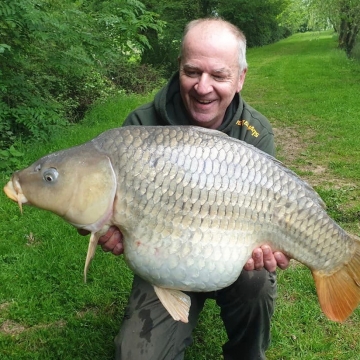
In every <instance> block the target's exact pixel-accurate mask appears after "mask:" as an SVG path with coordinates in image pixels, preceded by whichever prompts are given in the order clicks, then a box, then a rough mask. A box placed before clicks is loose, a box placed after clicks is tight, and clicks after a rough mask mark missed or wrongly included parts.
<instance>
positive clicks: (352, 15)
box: [308, 0, 360, 56]
mask: <svg viewBox="0 0 360 360" xmlns="http://www.w3.org/2000/svg"><path fill="white" fill-rule="evenodd" d="M308 6H309V9H310V11H311V12H313V13H314V14H315V16H314V18H315V19H319V20H320V21H322V22H323V23H330V24H331V25H332V26H333V28H334V30H335V31H336V32H337V33H338V44H339V47H340V48H341V49H343V50H345V52H346V54H347V55H348V56H351V52H352V50H353V48H354V46H355V43H356V37H357V35H358V33H359V30H360V28H359V26H360V0H328V1H326V2H325V1H322V0H308Z"/></svg>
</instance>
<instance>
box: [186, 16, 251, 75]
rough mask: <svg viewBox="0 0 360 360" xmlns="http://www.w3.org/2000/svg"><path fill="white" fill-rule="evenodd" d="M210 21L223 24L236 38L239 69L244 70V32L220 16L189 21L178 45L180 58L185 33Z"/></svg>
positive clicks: (245, 66)
mask: <svg viewBox="0 0 360 360" xmlns="http://www.w3.org/2000/svg"><path fill="white" fill-rule="evenodd" d="M211 22H217V23H220V24H221V25H223V26H224V28H226V29H228V30H229V31H230V32H231V33H232V34H233V35H234V36H235V38H236V39H237V41H238V45H239V66H240V71H243V70H246V69H247V68H248V64H247V62H246V37H245V35H244V33H243V32H242V31H241V30H240V29H239V28H238V27H237V26H235V25H233V24H231V23H230V22H228V21H226V20H224V19H222V18H220V17H208V18H201V19H196V20H192V21H190V22H189V23H188V24H187V25H186V26H185V28H184V32H183V36H182V40H181V46H180V55H179V56H180V58H181V56H182V53H183V44H184V39H185V36H186V35H187V33H188V32H189V31H190V30H191V29H193V28H194V27H196V26H197V25H199V24H203V23H211Z"/></svg>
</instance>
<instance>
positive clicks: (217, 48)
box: [181, 24, 239, 69]
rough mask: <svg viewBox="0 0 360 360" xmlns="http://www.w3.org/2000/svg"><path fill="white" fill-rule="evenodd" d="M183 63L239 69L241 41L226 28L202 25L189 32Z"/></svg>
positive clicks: (184, 45) (185, 39)
mask: <svg viewBox="0 0 360 360" xmlns="http://www.w3.org/2000/svg"><path fill="white" fill-rule="evenodd" d="M181 63H182V65H183V66H185V65H187V66H195V67H197V66H199V65H202V66H203V65H206V66H210V67H214V68H216V69H237V68H239V41H238V40H237V39H236V37H235V35H234V34H233V33H231V32H230V31H229V30H228V29H226V28H223V27H219V26H202V24H200V25H198V26H196V27H194V28H192V29H191V30H189V32H188V33H187V34H186V36H185V38H184V42H183V49H182V59H181Z"/></svg>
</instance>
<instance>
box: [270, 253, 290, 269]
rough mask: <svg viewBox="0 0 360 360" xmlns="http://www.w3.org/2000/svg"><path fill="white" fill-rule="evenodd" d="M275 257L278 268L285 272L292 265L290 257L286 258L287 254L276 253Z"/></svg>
mask: <svg viewBox="0 0 360 360" xmlns="http://www.w3.org/2000/svg"><path fill="white" fill-rule="evenodd" d="M274 257H275V260H276V262H277V266H278V267H279V268H280V269H281V270H285V269H287V268H288V267H289V265H290V258H289V257H288V256H286V255H285V254H283V253H281V252H278V251H276V252H275V253H274Z"/></svg>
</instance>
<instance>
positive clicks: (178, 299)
mask: <svg viewBox="0 0 360 360" xmlns="http://www.w3.org/2000/svg"><path fill="white" fill-rule="evenodd" d="M154 290H155V293H156V295H157V296H158V298H159V300H160V301H161V303H162V304H163V305H164V307H165V309H166V310H167V311H168V312H169V314H170V315H171V316H172V318H173V319H174V320H175V321H179V320H180V321H182V322H184V323H187V322H188V317H189V310H190V305H191V300H190V297H189V296H188V295H186V294H184V293H183V292H182V291H180V290H173V289H164V288H159V287H157V286H155V285H154Z"/></svg>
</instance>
